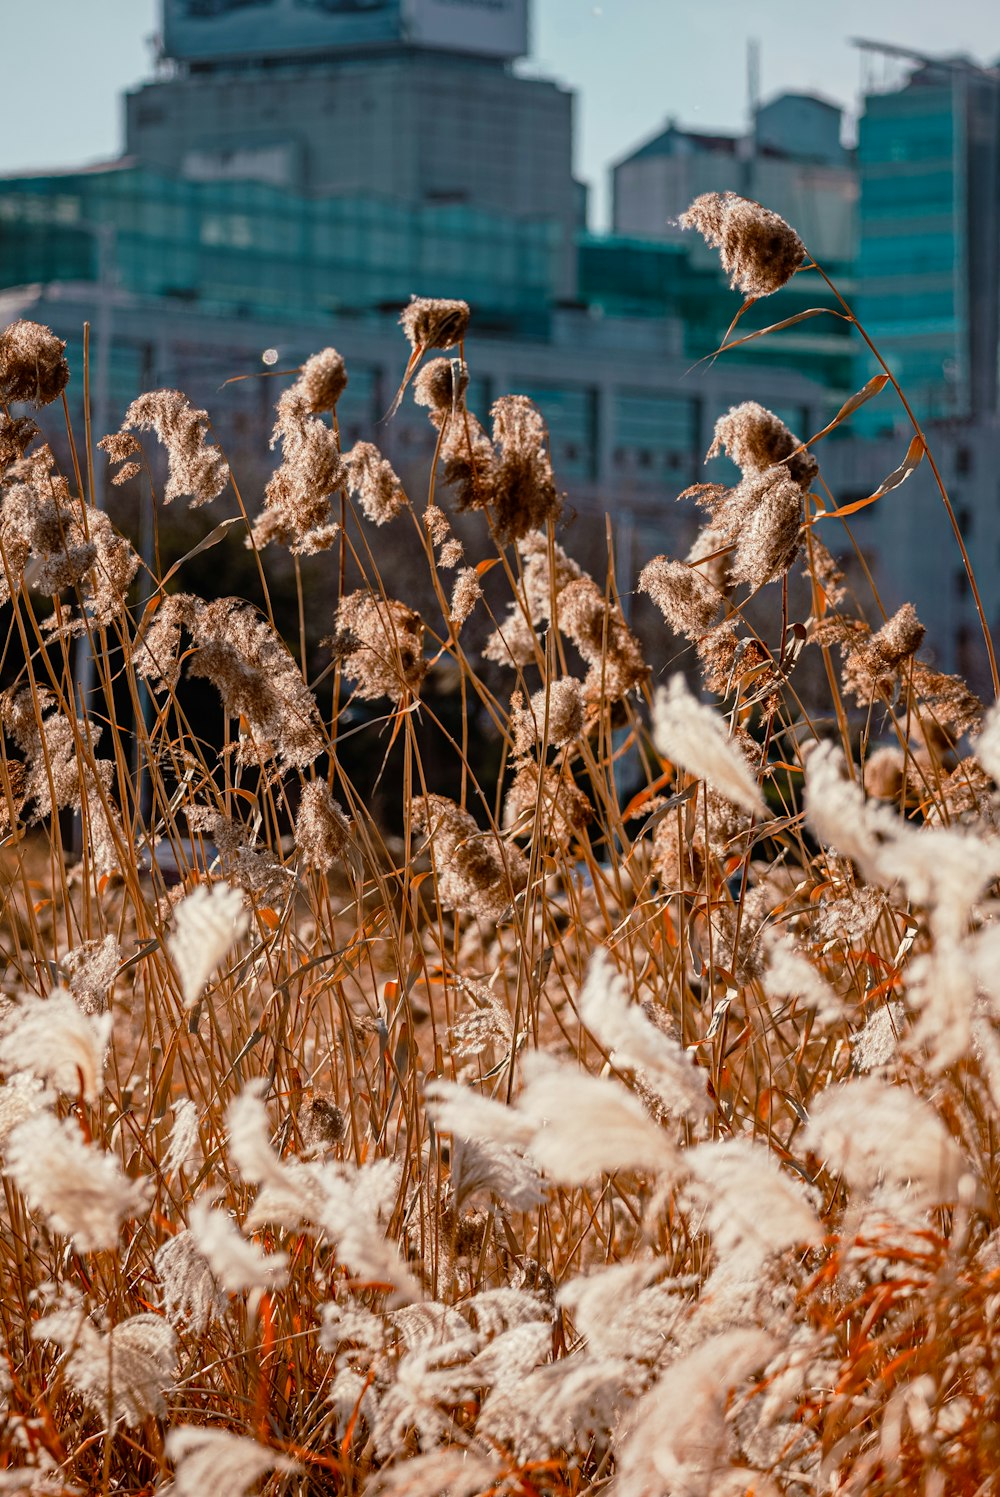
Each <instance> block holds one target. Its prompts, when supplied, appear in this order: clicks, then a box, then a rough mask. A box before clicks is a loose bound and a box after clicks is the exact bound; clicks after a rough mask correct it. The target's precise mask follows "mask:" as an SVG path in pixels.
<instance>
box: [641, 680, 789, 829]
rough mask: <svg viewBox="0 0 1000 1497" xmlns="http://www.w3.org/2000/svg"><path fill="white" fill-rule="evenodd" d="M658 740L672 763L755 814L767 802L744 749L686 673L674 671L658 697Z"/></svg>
mask: <svg viewBox="0 0 1000 1497" xmlns="http://www.w3.org/2000/svg"><path fill="white" fill-rule="evenodd" d="M653 740H654V742H655V743H656V747H657V749H658V751H659V752H660V753H661V754H663V755H664V756H665V757H666V758H668V759H669V760H671V762H672V763H674V764H677V765H679V766H680V768H681V769H685V770H687V772H688V774H693V775H696V776H697V777H698V779H700V780H704V781H705V782H706V783H707V784H709V785H711V787H712V789H713V790H717V791H718V792H719V794H720V795H724V796H725V797H726V799H727V800H731V801H733V802H734V803H735V804H736V805H737V806H741V807H742V808H743V810H744V811H749V812H750V813H751V815H758V816H764V815H766V814H767V807H766V806H765V804H764V799H763V797H762V795H761V793H760V788H759V786H758V785H757V781H756V780H755V779H754V777H753V775H752V774H751V773H750V767H749V765H748V764H747V762H746V760H745V759H744V758H743V755H742V754H741V753H740V752H739V750H738V749H737V748H736V746H735V745H734V744H733V742H732V741H731V739H730V738H729V736H728V735H727V733H726V730H725V728H724V727H723V724H722V719H721V718H720V717H719V714H718V713H717V712H714V711H713V710H712V708H711V707H707V706H706V705H705V704H704V702H699V701H698V699H697V697H694V696H692V694H691V692H690V691H689V690H688V688H687V684H686V682H685V680H684V677H683V676H680V675H677V676H674V678H673V680H672V681H671V682H670V685H669V687H668V688H667V690H666V691H659V692H657V694H656V697H655V699H654V701H653Z"/></svg>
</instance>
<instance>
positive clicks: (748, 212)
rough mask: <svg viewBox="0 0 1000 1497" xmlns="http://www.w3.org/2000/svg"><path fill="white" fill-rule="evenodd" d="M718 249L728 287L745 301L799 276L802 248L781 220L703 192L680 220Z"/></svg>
mask: <svg viewBox="0 0 1000 1497" xmlns="http://www.w3.org/2000/svg"><path fill="white" fill-rule="evenodd" d="M680 225H681V227H682V228H684V229H697V230H698V232H699V233H700V234H701V236H702V237H703V239H704V240H705V241H706V243H707V244H709V245H711V247H712V248H713V249H717V250H718V251H719V253H720V258H721V260H722V268H723V270H724V271H725V272H726V274H727V275H728V276H729V284H730V285H731V286H732V287H733V288H734V290H735V289H736V288H737V287H738V288H739V289H740V290H741V291H742V292H743V294H744V295H745V296H754V297H756V296H770V295H771V293H772V292H774V291H778V290H780V288H781V287H782V286H784V285H785V284H786V283H787V282H788V281H790V280H791V278H792V276H793V275H794V274H795V272H796V270H798V268H799V266H800V265H801V264H802V261H803V260H804V259H805V256H806V247H805V245H804V244H803V243H802V240H801V239H800V238H799V236H798V234H796V232H795V230H794V229H793V228H791V227H790V226H789V225H788V224H787V223H786V222H785V220H784V219H783V218H781V217H780V216H779V215H778V214H777V213H772V212H771V211H770V209H768V208H762V207H761V205H760V203H755V202H752V201H751V200H750V199H749V198H742V197H739V196H738V195H737V194H736V193H735V192H725V193H721V194H720V193H717V192H706V193H703V194H702V196H701V197H698V198H695V200H694V202H693V203H692V204H691V206H690V208H689V209H688V210H687V212H686V213H682V214H681V216H680Z"/></svg>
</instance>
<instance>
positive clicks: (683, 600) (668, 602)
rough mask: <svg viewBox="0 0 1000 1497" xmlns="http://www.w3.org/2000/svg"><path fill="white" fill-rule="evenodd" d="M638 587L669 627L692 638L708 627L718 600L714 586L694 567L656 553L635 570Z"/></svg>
mask: <svg viewBox="0 0 1000 1497" xmlns="http://www.w3.org/2000/svg"><path fill="white" fill-rule="evenodd" d="M639 591H640V592H644V593H648V594H649V596H650V597H651V598H652V600H653V602H654V603H655V604H656V606H657V608H658V609H659V610H660V612H661V613H662V614H663V616H664V618H665V619H666V621H667V623H668V624H669V625H670V627H671V629H673V630H674V631H675V633H677V634H685V635H687V637H688V639H694V638H696V637H697V636H698V635H699V634H704V632H705V630H706V629H708V628H710V627H711V625H712V621H713V620H714V618H715V616H716V614H717V613H718V611H719V604H720V602H721V601H722V600H721V598H720V596H719V591H718V589H717V588H715V587H713V586H712V584H711V582H709V581H708V580H707V578H706V577H704V576H703V575H702V574H701V572H699V571H698V570H697V569H696V568H695V567H691V566H688V565H686V564H685V563H684V562H682V561H672V560H671V559H670V558H669V557H667V556H656V557H654V558H653V560H652V561H651V562H648V563H647V564H646V566H645V567H643V569H642V571H641V572H640V574H639Z"/></svg>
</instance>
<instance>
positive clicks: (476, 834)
mask: <svg viewBox="0 0 1000 1497" xmlns="http://www.w3.org/2000/svg"><path fill="white" fill-rule="evenodd" d="M413 806H414V820H415V822H416V824H417V826H418V827H421V828H423V829H424V830H425V831H426V832H427V833H428V836H429V838H430V843H429V850H430V853H431V859H432V862H433V864H434V874H435V878H436V880H437V891H438V898H439V899H440V901H441V906H442V908H443V909H446V910H459V911H463V912H464V913H466V914H470V915H474V916H476V918H477V919H480V920H487V921H496V920H499V918H500V916H501V915H502V914H503V913H504V911H505V910H506V909H507V907H508V905H509V904H510V903H511V902H512V900H513V899H514V897H515V895H516V894H518V893H520V891H521V890H522V889H523V888H524V886H525V884H526V883H527V881H528V863H527V859H526V858H525V857H524V854H523V853H522V852H521V851H520V849H519V848H517V847H516V846H514V845H512V844H511V843H501V841H500V839H499V838H498V837H497V836H496V834H495V833H494V832H492V831H485V832H484V831H480V829H479V827H478V826H477V825H476V822H475V821H474V820H473V818H472V817H471V816H470V815H469V813H468V811H463V810H462V808H461V807H460V806H457V805H455V803H454V801H450V800H448V799H447V798H446V797H445V796H443V795H426V796H420V797H418V798H415V800H414V802H413Z"/></svg>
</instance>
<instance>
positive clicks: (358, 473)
mask: <svg viewBox="0 0 1000 1497" xmlns="http://www.w3.org/2000/svg"><path fill="white" fill-rule="evenodd" d="M344 472H345V474H346V475H347V486H348V488H349V489H350V490H351V493H352V494H353V495H354V496H355V498H356V499H357V501H358V503H359V504H360V505H361V508H362V509H363V510H364V512H365V515H366V516H367V518H368V519H369V520H371V522H372V524H373V525H385V524H387V523H388V521H389V520H393V519H395V517H396V515H398V514H399V512H400V510H401V509H405V508H406V494H405V493H404V492H403V485H402V484H401V483H400V481H399V479H398V478H397V477H396V472H395V470H394V468H393V466H392V464H391V463H390V462H389V461H388V459H387V458H384V457H383V456H382V454H381V452H379V450H378V448H377V447H376V446H375V445H374V443H372V442H356V443H355V444H354V446H353V447H352V448H351V450H350V452H347V453H345V454H344Z"/></svg>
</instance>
